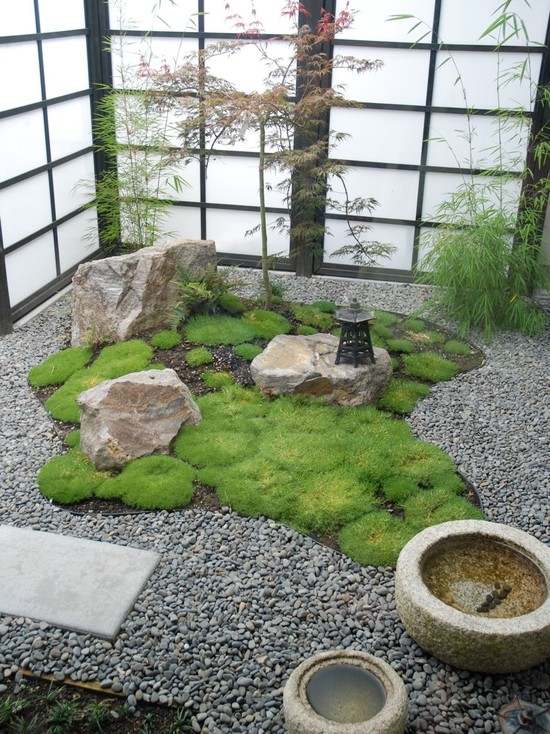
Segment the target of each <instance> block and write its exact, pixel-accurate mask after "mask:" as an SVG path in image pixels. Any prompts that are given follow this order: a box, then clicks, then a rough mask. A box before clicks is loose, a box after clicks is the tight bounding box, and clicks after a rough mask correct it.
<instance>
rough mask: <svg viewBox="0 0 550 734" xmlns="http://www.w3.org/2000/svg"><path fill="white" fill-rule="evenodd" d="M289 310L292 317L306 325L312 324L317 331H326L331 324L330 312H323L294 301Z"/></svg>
mask: <svg viewBox="0 0 550 734" xmlns="http://www.w3.org/2000/svg"><path fill="white" fill-rule="evenodd" d="M291 310H292V313H293V314H294V318H296V319H297V320H298V321H301V322H302V324H305V325H306V326H313V327H314V328H315V329H317V331H328V330H329V329H330V328H331V326H332V324H333V319H332V315H331V314H329V313H323V311H319V310H318V309H317V308H315V307H314V306H306V305H304V304H298V303H294V304H292V306H291Z"/></svg>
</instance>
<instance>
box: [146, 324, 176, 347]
mask: <svg viewBox="0 0 550 734" xmlns="http://www.w3.org/2000/svg"><path fill="white" fill-rule="evenodd" d="M180 344H181V334H180V333H179V332H178V331H175V330H173V329H164V330H163V331H157V333H156V334H153V336H152V337H151V345H152V346H153V347H155V349H173V348H174V347H177V346H179V345H180Z"/></svg>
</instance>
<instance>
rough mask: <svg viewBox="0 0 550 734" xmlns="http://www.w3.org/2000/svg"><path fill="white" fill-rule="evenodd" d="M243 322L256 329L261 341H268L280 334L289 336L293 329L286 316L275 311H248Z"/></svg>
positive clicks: (255, 331)
mask: <svg viewBox="0 0 550 734" xmlns="http://www.w3.org/2000/svg"><path fill="white" fill-rule="evenodd" d="M243 320H244V321H245V322H246V323H247V324H248V325H249V326H251V327H252V328H253V329H254V333H255V335H256V336H257V337H258V338H259V339H266V340H267V341H269V340H270V339H273V338H274V337H275V336H278V335H279V334H288V332H289V331H290V328H291V326H290V322H289V321H288V319H285V317H284V316H281V314H279V313H276V312H275V311H264V310H263V309H261V308H257V309H255V310H254V311H248V313H245V315H244V316H243Z"/></svg>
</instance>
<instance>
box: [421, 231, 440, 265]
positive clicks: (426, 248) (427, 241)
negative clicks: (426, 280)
mask: <svg viewBox="0 0 550 734" xmlns="http://www.w3.org/2000/svg"><path fill="white" fill-rule="evenodd" d="M436 237H437V228H436V227H422V228H421V229H420V239H419V242H418V260H417V266H418V268H420V269H421V270H424V271H427V270H430V269H431V268H427V266H426V263H425V260H424V258H425V257H426V255H427V254H428V253H429V252H430V250H431V249H432V247H433V243H434V242H435V240H436Z"/></svg>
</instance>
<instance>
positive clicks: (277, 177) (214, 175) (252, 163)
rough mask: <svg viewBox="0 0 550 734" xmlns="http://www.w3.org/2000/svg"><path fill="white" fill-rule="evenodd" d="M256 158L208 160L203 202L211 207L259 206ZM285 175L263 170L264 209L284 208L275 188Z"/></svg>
mask: <svg viewBox="0 0 550 734" xmlns="http://www.w3.org/2000/svg"><path fill="white" fill-rule="evenodd" d="M258 164H259V159H258V158H237V157H236V156H220V157H219V158H211V159H210V161H209V163H208V171H207V178H206V200H207V201H208V202H209V203H210V204H244V205H246V206H259V181H258V177H259V173H258ZM284 178H285V176H284V175H281V173H280V172H279V173H277V171H275V170H273V169H267V170H266V171H265V181H266V189H267V187H269V186H271V187H272V190H271V191H269V190H266V192H265V198H266V204H267V206H273V207H284V206H285V203H284V201H283V199H284V193H283V192H280V191H278V190H277V189H276V188H275V187H276V186H277V184H278V183H279V182H280V181H282V180H284Z"/></svg>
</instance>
